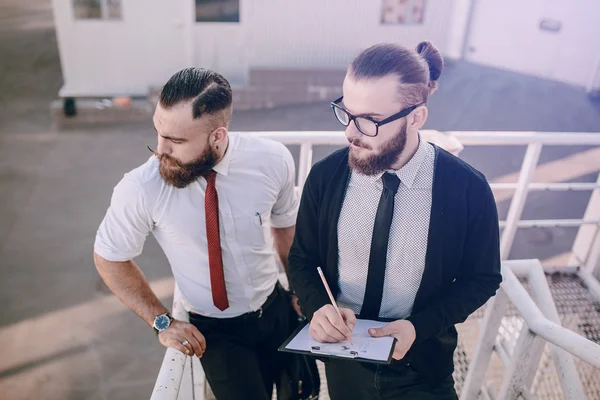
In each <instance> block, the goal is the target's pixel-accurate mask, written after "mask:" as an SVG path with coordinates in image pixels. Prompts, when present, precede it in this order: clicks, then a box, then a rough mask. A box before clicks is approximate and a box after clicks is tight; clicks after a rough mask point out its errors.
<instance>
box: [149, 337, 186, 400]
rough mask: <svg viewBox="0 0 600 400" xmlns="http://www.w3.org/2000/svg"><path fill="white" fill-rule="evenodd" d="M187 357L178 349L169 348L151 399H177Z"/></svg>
mask: <svg viewBox="0 0 600 400" xmlns="http://www.w3.org/2000/svg"><path fill="white" fill-rule="evenodd" d="M186 358H187V356H186V355H185V354H183V353H182V352H180V351H179V350H177V349H174V348H172V347H169V348H168V349H167V351H166V352H165V358H164V359H163V362H162V365H161V366H160V370H159V371H158V377H157V378H156V383H155V384H154V390H153V391H152V396H151V397H150V400H177V396H179V387H180V386H181V378H182V377H183V369H184V367H185V361H186Z"/></svg>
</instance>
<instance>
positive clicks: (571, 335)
mask: <svg viewBox="0 0 600 400" xmlns="http://www.w3.org/2000/svg"><path fill="white" fill-rule="evenodd" d="M502 276H503V278H504V282H503V284H502V289H503V290H504V291H505V292H506V294H508V297H509V298H510V300H511V301H512V303H513V304H514V306H515V308H516V309H517V310H518V311H519V313H521V315H522V316H523V319H524V320H525V323H526V324H527V326H529V329H530V330H531V331H532V332H533V333H535V334H536V335H538V336H540V337H542V338H544V339H545V340H547V341H548V342H550V343H552V344H555V345H556V346H558V347H560V348H562V349H564V350H566V351H568V352H569V353H571V354H573V355H575V356H577V357H578V358H580V359H582V360H583V361H585V362H587V363H589V364H591V365H593V366H594V367H596V368H600V345H598V344H596V343H594V342H592V341H591V340H589V339H586V338H584V337H583V336H581V335H578V334H577V333H575V332H573V331H572V330H570V329H567V328H564V327H562V326H560V325H558V324H556V323H554V322H552V321H550V320H549V319H548V318H546V317H545V316H544V315H543V314H542V312H541V311H540V309H539V308H538V306H537V305H536V304H535V302H534V301H533V300H532V299H531V297H530V296H529V294H528V293H527V291H526V290H525V288H524V287H523V285H521V282H519V279H518V278H517V277H516V276H515V274H514V273H513V272H512V271H511V270H510V268H505V267H504V268H503V270H502Z"/></svg>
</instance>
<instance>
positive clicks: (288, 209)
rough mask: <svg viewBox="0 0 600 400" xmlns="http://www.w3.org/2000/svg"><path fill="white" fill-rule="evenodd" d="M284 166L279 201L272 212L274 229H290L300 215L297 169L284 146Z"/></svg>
mask: <svg viewBox="0 0 600 400" xmlns="http://www.w3.org/2000/svg"><path fill="white" fill-rule="evenodd" d="M282 148H283V157H282V161H283V163H282V164H283V165H282V167H281V174H280V177H281V184H280V190H279V194H278V196H277V201H276V202H275V205H274V206H273V210H272V211H271V226H272V227H273V228H288V227H290V226H294V225H295V224H296V216H297V214H298V194H297V193H296V168H295V166H294V159H293V157H292V154H291V153H290V151H289V150H288V149H287V147H285V146H283V145H282Z"/></svg>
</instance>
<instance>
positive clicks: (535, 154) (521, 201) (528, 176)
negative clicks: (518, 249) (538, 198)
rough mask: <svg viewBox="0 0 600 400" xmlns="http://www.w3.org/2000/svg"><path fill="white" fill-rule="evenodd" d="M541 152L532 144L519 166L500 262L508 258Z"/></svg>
mask: <svg viewBox="0 0 600 400" xmlns="http://www.w3.org/2000/svg"><path fill="white" fill-rule="evenodd" d="M541 152H542V145H541V144H539V143H532V144H529V145H528V146H527V151H526V152H525V158H524V159H523V164H522V165H521V172H520V173H519V181H518V183H517V185H518V187H517V189H516V191H515V195H514V196H513V199H512V201H511V202H510V207H509V209H508V215H507V216H506V225H505V227H504V230H503V231H502V237H501V238H500V258H501V259H502V260H505V259H507V258H508V257H509V256H510V249H511V248H512V245H513V242H514V240H515V235H516V234H517V228H518V225H517V224H518V223H519V220H520V219H521V214H522V213H523V209H524V208H525V202H526V201H527V194H528V189H527V187H528V186H529V184H530V183H531V181H532V180H533V174H534V172H535V167H536V166H537V163H538V160H539V158H540V153H541Z"/></svg>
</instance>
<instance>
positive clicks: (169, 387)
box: [150, 284, 193, 400]
mask: <svg viewBox="0 0 600 400" xmlns="http://www.w3.org/2000/svg"><path fill="white" fill-rule="evenodd" d="M171 315H172V316H173V318H175V319H178V320H180V321H185V322H189V320H190V318H189V315H188V313H187V311H185V309H184V308H183V304H182V303H181V292H180V291H179V287H178V286H177V284H175V290H174V293H173V310H172V311H171ZM187 357H188V356H187V355H185V354H183V353H182V352H181V351H179V350H177V349H174V348H172V347H169V348H168V349H167V350H166V351H165V357H164V359H163V362H162V365H161V367H160V370H159V371H158V377H157V378H156V383H155V384H154V390H153V391H152V396H151V397H150V400H177V398H178V396H179V392H180V388H181V381H182V378H183V371H184V369H185V364H186V361H187ZM192 384H193V382H192ZM192 390H193V389H192Z"/></svg>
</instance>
